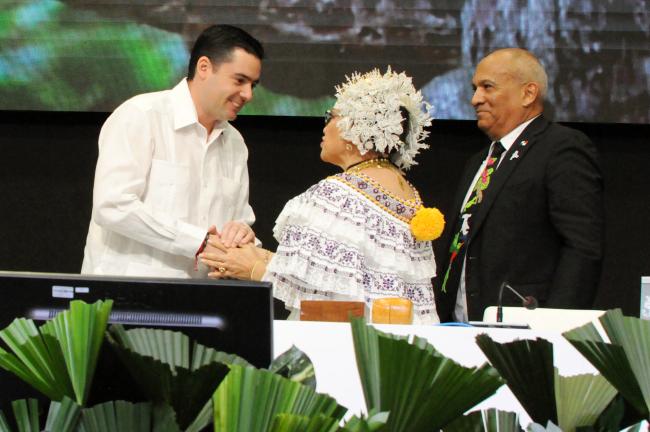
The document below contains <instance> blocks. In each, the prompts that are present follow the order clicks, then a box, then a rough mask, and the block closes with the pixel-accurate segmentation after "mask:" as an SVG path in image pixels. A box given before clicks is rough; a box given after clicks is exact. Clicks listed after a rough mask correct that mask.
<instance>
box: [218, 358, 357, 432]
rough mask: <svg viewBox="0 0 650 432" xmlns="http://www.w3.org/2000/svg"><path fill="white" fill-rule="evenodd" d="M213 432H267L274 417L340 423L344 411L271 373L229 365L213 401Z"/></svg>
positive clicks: (328, 397) (332, 400)
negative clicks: (321, 418)
mask: <svg viewBox="0 0 650 432" xmlns="http://www.w3.org/2000/svg"><path fill="white" fill-rule="evenodd" d="M212 400H213V403H214V428H215V431H216V432H248V431H259V432H266V431H269V430H270V429H271V426H272V422H273V419H274V417H275V416H276V415H277V414H295V415H299V416H306V417H311V416H315V415H318V414H322V415H323V416H325V417H331V418H333V419H335V420H337V421H338V420H340V419H341V418H342V417H343V415H345V412H346V409H345V408H343V407H341V406H340V405H338V404H337V403H336V401H335V400H334V399H332V398H331V397H330V396H327V395H322V394H319V393H316V392H315V391H314V390H312V389H311V388H309V387H307V386H305V385H302V384H300V383H298V382H296V381H291V380H289V379H287V378H284V377H281V376H279V375H276V374H274V373H272V372H269V371H267V370H262V369H255V368H253V367H243V366H240V365H232V366H231V370H230V373H229V374H228V375H227V376H226V379H224V380H223V381H222V382H221V384H220V385H219V388H218V389H217V391H216V392H215V393H214V396H213V397H212Z"/></svg>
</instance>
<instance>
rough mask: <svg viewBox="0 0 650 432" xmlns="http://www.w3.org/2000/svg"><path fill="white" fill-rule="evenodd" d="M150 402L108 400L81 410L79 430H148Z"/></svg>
mask: <svg viewBox="0 0 650 432" xmlns="http://www.w3.org/2000/svg"><path fill="white" fill-rule="evenodd" d="M151 417H152V409H151V404H150V403H148V402H143V403H135V404H134V403H131V402H126V401H110V402H105V403H102V404H98V405H95V406H93V407H91V408H85V409H83V411H82V416H81V421H80V425H79V432H113V431H130V432H150V431H151Z"/></svg>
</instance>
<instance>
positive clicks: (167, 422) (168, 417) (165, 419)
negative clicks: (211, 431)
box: [152, 404, 212, 432]
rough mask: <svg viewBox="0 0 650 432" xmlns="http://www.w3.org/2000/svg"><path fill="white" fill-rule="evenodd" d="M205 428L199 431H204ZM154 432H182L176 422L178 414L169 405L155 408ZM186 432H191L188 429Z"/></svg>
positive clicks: (158, 405)
mask: <svg viewBox="0 0 650 432" xmlns="http://www.w3.org/2000/svg"><path fill="white" fill-rule="evenodd" d="M210 417H212V409H210ZM211 421H212V418H210V420H209V421H208V423H206V424H205V425H204V426H207V425H208V424H210V422H211ZM202 430H203V427H201V428H200V429H197V431H202ZM152 431H153V432H181V428H180V427H178V423H177V422H176V413H175V412H174V410H173V408H172V407H170V406H169V405H167V404H155V405H154V406H153V429H152ZM185 432H190V429H186V430H185Z"/></svg>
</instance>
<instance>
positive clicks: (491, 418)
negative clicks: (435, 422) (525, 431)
mask: <svg viewBox="0 0 650 432" xmlns="http://www.w3.org/2000/svg"><path fill="white" fill-rule="evenodd" d="M519 431H521V426H520V425H519V415H518V414H517V413H514V412H510V411H501V410H497V409H493V408H492V409H488V410H483V411H473V412H471V413H469V414H466V415H464V416H463V417H459V418H457V419H456V420H454V421H453V422H451V423H450V424H449V425H447V426H445V427H444V428H443V432H519Z"/></svg>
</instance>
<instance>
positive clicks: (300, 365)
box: [269, 345, 316, 390]
mask: <svg viewBox="0 0 650 432" xmlns="http://www.w3.org/2000/svg"><path fill="white" fill-rule="evenodd" d="M269 370H270V371H271V372H274V373H276V374H278V375H280V376H283V377H285V378H289V379H290V380H292V381H297V382H299V383H301V384H304V385H306V386H309V387H311V388H312V389H314V390H315V389H316V372H315V370H314V364H313V363H312V362H311V359H310V358H309V356H308V355H307V354H305V353H304V352H302V351H301V350H300V349H298V348H297V347H296V346H295V345H292V346H291V348H289V349H288V350H287V351H285V352H283V353H282V354H280V355H279V356H278V357H276V358H275V359H274V360H273V361H272V362H271V365H270V366H269Z"/></svg>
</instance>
